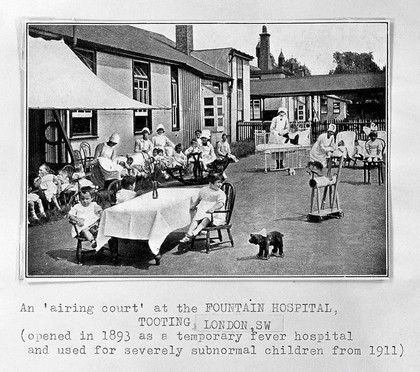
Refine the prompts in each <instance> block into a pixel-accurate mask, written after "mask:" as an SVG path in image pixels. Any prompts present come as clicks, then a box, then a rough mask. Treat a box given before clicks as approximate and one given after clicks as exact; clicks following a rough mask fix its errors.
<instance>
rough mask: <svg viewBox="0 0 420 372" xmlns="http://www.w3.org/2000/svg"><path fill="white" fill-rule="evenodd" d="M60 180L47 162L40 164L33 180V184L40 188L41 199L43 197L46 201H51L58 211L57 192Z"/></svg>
mask: <svg viewBox="0 0 420 372" xmlns="http://www.w3.org/2000/svg"><path fill="white" fill-rule="evenodd" d="M59 183H60V181H59V180H58V179H57V177H56V176H55V175H54V174H53V172H52V171H51V169H50V167H49V166H48V165H47V164H42V165H41V166H40V167H39V169H38V177H37V178H35V180H34V186H35V187H38V188H39V190H40V193H41V194H40V196H41V199H45V200H46V201H47V202H48V203H51V202H52V203H53V204H54V206H55V207H56V208H57V209H58V210H59V211H60V210H61V208H60V205H59V204H58V200H57V194H58V186H59Z"/></svg>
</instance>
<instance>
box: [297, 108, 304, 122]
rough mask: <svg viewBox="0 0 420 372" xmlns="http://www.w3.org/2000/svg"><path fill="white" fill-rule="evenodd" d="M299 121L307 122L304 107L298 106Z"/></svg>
mask: <svg viewBox="0 0 420 372" xmlns="http://www.w3.org/2000/svg"><path fill="white" fill-rule="evenodd" d="M298 120H299V121H304V120H305V109H304V106H303V105H299V106H298Z"/></svg>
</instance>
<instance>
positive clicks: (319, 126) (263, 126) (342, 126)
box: [236, 119, 387, 143]
mask: <svg viewBox="0 0 420 372" xmlns="http://www.w3.org/2000/svg"><path fill="white" fill-rule="evenodd" d="M371 122H372V121H370V120H369V121H366V120H359V121H357V120H352V121H344V120H342V121H339V120H333V121H328V122H325V123H298V124H299V125H301V124H304V125H307V126H310V127H311V141H312V143H314V142H315V141H316V140H317V138H318V136H319V135H320V134H321V133H323V132H326V131H327V129H328V125H329V124H330V123H333V124H335V125H336V126H337V132H344V131H353V132H356V139H360V140H363V141H366V140H367V136H366V134H365V132H363V127H370V124H371ZM374 123H375V124H376V125H377V126H378V130H384V131H386V130H387V125H386V121H385V120H384V119H381V120H375V121H374ZM270 124H271V121H238V122H237V123H236V142H240V141H253V140H254V133H255V130H257V129H258V130H265V131H266V132H269V131H270Z"/></svg>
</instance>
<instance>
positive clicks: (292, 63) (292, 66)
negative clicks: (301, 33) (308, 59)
mask: <svg viewBox="0 0 420 372" xmlns="http://www.w3.org/2000/svg"><path fill="white" fill-rule="evenodd" d="M284 67H285V68H287V69H288V70H290V71H294V72H295V73H296V72H297V71H298V70H300V69H303V70H304V71H305V76H310V75H311V71H310V70H309V68H308V67H306V65H304V64H301V63H300V62H299V61H298V60H297V59H296V58H294V57H292V58H289V59H286V60H285V61H284Z"/></svg>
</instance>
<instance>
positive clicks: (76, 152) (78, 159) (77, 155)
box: [73, 149, 84, 170]
mask: <svg viewBox="0 0 420 372" xmlns="http://www.w3.org/2000/svg"><path fill="white" fill-rule="evenodd" d="M73 154H74V164H73V166H74V167H75V168H76V167H77V166H78V165H79V164H82V166H83V170H84V159H83V154H82V153H81V152H80V151H79V150H74V149H73Z"/></svg>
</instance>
